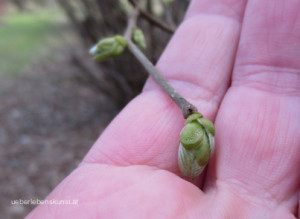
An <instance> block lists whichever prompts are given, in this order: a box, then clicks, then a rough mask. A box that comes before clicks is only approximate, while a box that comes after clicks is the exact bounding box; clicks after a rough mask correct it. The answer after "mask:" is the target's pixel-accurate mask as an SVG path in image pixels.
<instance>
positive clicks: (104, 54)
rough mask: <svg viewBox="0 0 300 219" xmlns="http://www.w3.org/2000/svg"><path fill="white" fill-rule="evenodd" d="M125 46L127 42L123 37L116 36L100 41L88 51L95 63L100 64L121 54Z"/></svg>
mask: <svg viewBox="0 0 300 219" xmlns="http://www.w3.org/2000/svg"><path fill="white" fill-rule="evenodd" d="M127 44H128V43H127V40H126V39H125V38H124V37H122V36H120V35H116V36H114V37H110V38H105V39H102V40H100V41H99V43H97V44H96V45H95V46H93V47H92V48H91V49H90V54H91V55H93V58H94V60H95V61H97V62H101V61H104V60H106V59H108V58H112V57H116V56H118V55H120V54H122V52H123V51H124V50H125V48H126V47H127Z"/></svg>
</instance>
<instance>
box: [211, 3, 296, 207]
mask: <svg viewBox="0 0 300 219" xmlns="http://www.w3.org/2000/svg"><path fill="white" fill-rule="evenodd" d="M299 60H300V1H298V0H277V1H272V0H265V1H261V0H251V1H249V2H248V5H247V8H246V13H245V18H244V23H243V30H242V34H241V39H240V43H239V48H238V53H237V60H236V65H235V68H234V74H233V82H232V87H231V88H230V89H229V91H228V93H227V94H226V96H225V98H224V101H223V103H222V106H221V108H220V111H219V114H218V118H217V121H216V130H217V136H216V141H217V150H216V160H217V161H216V163H215V167H213V168H212V169H211V173H210V176H209V178H210V179H211V180H212V181H211V182H213V181H215V178H217V181H216V182H217V184H218V185H219V186H222V185H224V184H227V185H230V186H231V187H232V188H234V189H235V190H236V191H237V194H241V195H242V196H244V197H245V198H246V199H248V200H249V201H250V202H252V203H256V204H262V205H266V206H267V207H268V208H269V209H270V210H272V209H274V208H277V207H278V205H280V204H282V203H284V207H286V208H287V209H288V210H289V211H291V212H295V210H296V204H297V194H298V192H297V191H299V183H300V171H299V166H300V156H299V155H300V123H299V120H298V118H299V115H300V61H299ZM213 174H215V176H213ZM210 185H212V184H208V188H209V187H210Z"/></svg>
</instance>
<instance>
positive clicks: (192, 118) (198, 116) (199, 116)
mask: <svg viewBox="0 0 300 219" xmlns="http://www.w3.org/2000/svg"><path fill="white" fill-rule="evenodd" d="M202 117H203V116H202V115H201V114H200V113H198V112H194V113H193V114H192V115H190V116H189V117H188V118H187V119H186V122H185V123H186V124H187V123H189V122H191V121H193V120H195V119H198V118H202Z"/></svg>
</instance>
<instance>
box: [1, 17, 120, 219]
mask: <svg viewBox="0 0 300 219" xmlns="http://www.w3.org/2000/svg"><path fill="white" fill-rule="evenodd" d="M50 15H51V14H50ZM52 15H53V14H52ZM18 16H19V17H18ZM20 17H21V18H20ZM58 19H61V20H60V21H61V22H56V21H55V23H56V24H54V23H53V16H49V14H47V13H41V14H39V15H38V14H31V15H30V14H26V13H25V14H20V15H14V16H10V14H9V15H7V16H6V17H5V18H3V19H1V21H0V123H1V125H0V165H1V168H0V184H1V186H0V212H1V218H22V217H24V216H25V215H26V214H27V213H28V212H29V211H30V210H31V209H32V208H34V207H35V206H33V205H12V204H11V201H12V200H19V199H23V200H26V199H43V198H45V196H46V195H47V194H48V193H49V192H50V191H51V190H52V189H53V188H54V187H55V186H56V185H57V184H58V183H59V182H60V181H61V180H62V179H63V178H64V177H65V176H66V175H68V174H69V173H70V172H71V171H72V170H73V169H74V168H75V167H76V166H77V165H78V163H79V162H80V161H81V159H82V158H83V156H84V155H85V154H86V152H87V151H88V150H89V148H90V146H91V145H92V144H93V142H94V141H95V140H96V138H97V137H98V136H99V134H100V133H101V131H102V130H103V129H104V127H105V126H106V125H107V123H108V122H109V121H110V120H111V119H112V117H113V116H114V115H115V114H116V109H114V107H113V106H112V105H110V103H109V102H107V101H106V100H105V98H104V97H102V96H101V94H99V92H98V91H96V90H93V89H92V88H91V86H90V85H89V84H86V83H82V81H81V80H80V75H81V73H82V72H80V70H78V68H76V67H74V65H73V63H72V62H71V61H70V60H71V59H70V54H72V53H73V54H74V53H77V54H80V55H81V56H85V55H86V51H84V50H82V49H80V47H79V46H76V50H74V45H77V39H76V38H75V37H71V36H72V33H71V30H70V29H69V28H68V26H67V25H66V23H65V22H64V19H63V18H60V17H59V18H58ZM22 22H23V23H22ZM87 65H89V63H88V61H87Z"/></svg>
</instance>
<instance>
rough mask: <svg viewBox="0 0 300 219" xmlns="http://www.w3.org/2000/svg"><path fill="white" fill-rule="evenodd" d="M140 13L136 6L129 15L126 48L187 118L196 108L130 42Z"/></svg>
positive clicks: (125, 35)
mask: <svg viewBox="0 0 300 219" xmlns="http://www.w3.org/2000/svg"><path fill="white" fill-rule="evenodd" d="M139 13H140V11H139V9H138V8H137V7H136V8H135V9H134V10H133V12H132V13H131V14H130V15H129V18H128V24H127V28H126V31H125V34H124V37H125V38H126V39H127V41H128V48H129V50H130V52H131V53H132V54H133V55H134V56H135V58H136V59H137V60H138V61H139V62H140V63H141V64H142V65H143V67H144V68H145V69H146V71H147V72H148V73H149V74H150V75H151V76H152V77H153V78H154V79H155V81H156V82H157V83H158V84H159V85H160V87H161V88H162V89H163V90H164V91H165V92H166V93H167V94H168V95H169V97H171V98H172V100H173V101H174V102H175V103H176V104H177V105H178V107H179V108H180V109H181V111H182V114H183V117H184V118H187V117H188V116H189V115H190V114H192V113H193V112H197V108H196V107H195V106H194V105H193V104H191V103H189V102H188V101H187V100H186V99H184V98H183V97H182V96H181V95H180V94H178V93H177V92H176V90H175V89H174V88H173V87H172V86H171V85H170V84H169V83H168V82H167V81H166V80H165V79H164V78H163V76H162V75H161V74H160V73H159V72H158V71H157V70H156V68H155V67H154V65H153V64H152V63H151V62H150V61H149V60H148V58H147V57H146V56H145V55H144V54H143V53H142V52H141V51H140V49H139V48H138V47H137V46H136V45H135V44H134V43H133V42H132V40H131V35H132V31H133V30H134V28H135V26H136V20H137V16H138V14H139Z"/></svg>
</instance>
